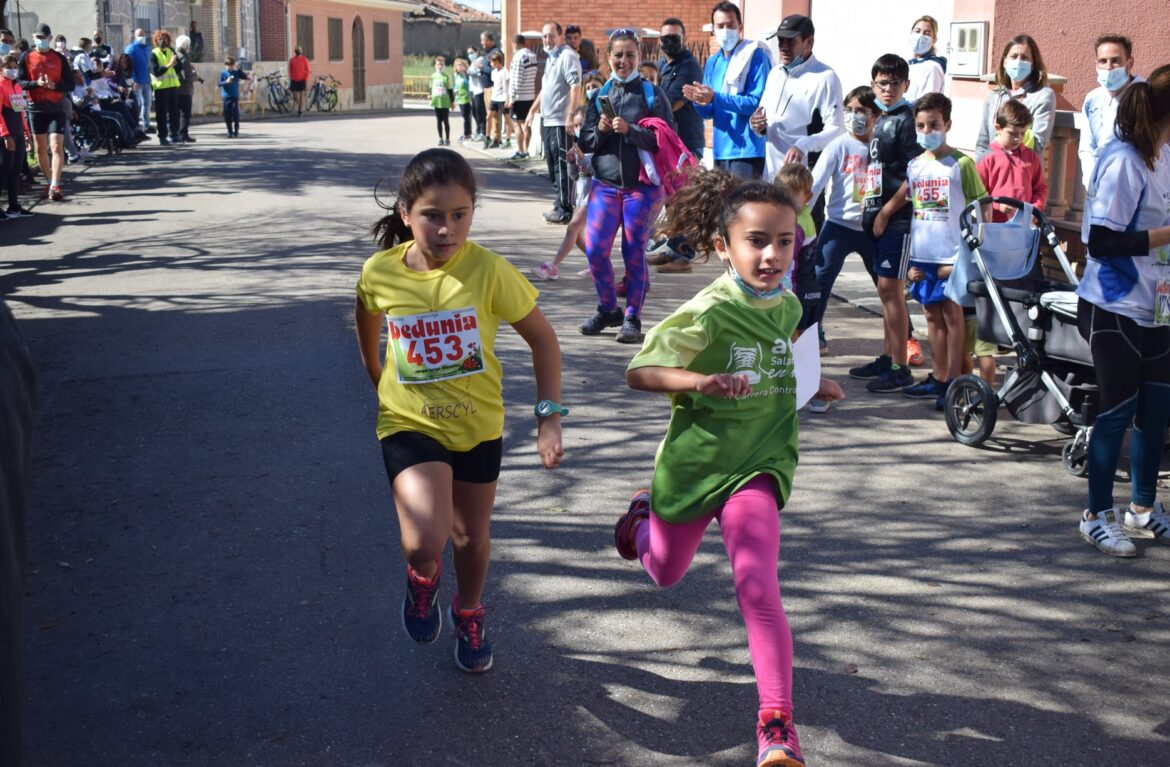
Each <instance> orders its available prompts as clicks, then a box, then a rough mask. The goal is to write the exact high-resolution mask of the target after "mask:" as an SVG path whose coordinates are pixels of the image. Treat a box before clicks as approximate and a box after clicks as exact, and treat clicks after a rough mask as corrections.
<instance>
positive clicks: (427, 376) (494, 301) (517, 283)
mask: <svg viewBox="0 0 1170 767" xmlns="http://www.w3.org/2000/svg"><path fill="white" fill-rule="evenodd" d="M410 245H411V243H410V242H406V243H402V244H401V245H397V246H395V247H393V248H391V249H390V250H383V251H380V252H378V253H375V254H374V255H372V256H370V258H369V259H367V260H366V263H365V265H364V266H363V267H362V276H361V278H360V279H359V280H358V283H357V295H358V299H359V300H360V301H361V302H362V305H363V306H365V307H366V309H367V310H369V311H371V312H381V313H383V314H384V315H385V316H386V326H387V330H386V332H387V340H386V362H385V367H384V368H383V370H382V380H381V381H380V382H379V383H378V439H383V438H384V437H388V436H390V435H391V434H395V433H397V432H400V431H415V432H421V433H423V434H426V435H427V436H429V437H433V438H434V439H435V440H437V441H438V442H439V443H440V444H441V445H443V447H445V448H447V449H448V450H452V451H456V452H465V451H467V450H470V449H472V448H473V447H475V446H476V445H478V444H479V443H480V442H485V441H488V440H493V439H497V438H499V437H500V436H501V435H502V434H503V430H504V401H503V395H502V392H501V381H502V378H503V372H502V370H501V368H500V363H499V360H497V359H496V355H495V353H494V351H493V348H494V347H495V340H496V331H497V330H498V329H499V325H500V321H501V320H503V321H504V322H507V323H509V324H511V323H515V322H519V321H520V320H522V319H524V318H525V317H527V316H528V314H529V313H530V312H531V311H532V310H533V308H535V306H536V296H537V290H536V288H534V287H532V285H531V284H530V283H529V282H528V280H527V279H525V278H524V275H522V274H520V272H519V271H517V269H516V267H514V266H512V265H511V264H510V263H508V262H507V261H506V260H505V259H504V258H503V257H502V256H499V255H497V254H496V253H493V252H492V251H490V250H487V249H486V248H483V247H480V246H479V245H476V244H475V243H474V242H472V241H471V240H468V241H466V242H465V243H464V244H463V247H462V248H460V249H459V251H458V252H457V253H456V254H455V255H454V256H452V257H451V258H450V259H449V260H448V261H447V263H445V264H443V265H442V266H441V267H440V268H438V269H434V270H432V271H429V272H416V271H414V270H413V269H410V268H408V267H407V266H406V264H405V263H403V257H404V256H405V255H406V250H407V248H408V247H410Z"/></svg>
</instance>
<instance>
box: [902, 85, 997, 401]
mask: <svg viewBox="0 0 1170 767" xmlns="http://www.w3.org/2000/svg"><path fill="white" fill-rule="evenodd" d="M913 108H914V131H915V133H916V134H917V135H918V144H919V146H921V147H922V148H923V149H924V150H925V151H923V153H922V154H920V155H918V157H915V158H914V159H913V160H911V161H910V165H909V166H908V167H907V169H906V183H905V184H903V186H902V189H900V190H899V194H904V195H905V196H906V197H907V198H908V199H909V200H910V204H911V206H912V207H913V214H912V216H911V219H910V269H909V271H908V272H907V273H906V277H907V280H908V281H909V282H910V294H911V295H912V296H913V297H914V299H915V300H917V301H918V302H919V303H920V304H922V308H923V310H924V311H925V312H926V325H927V332H928V334H929V337H930V356H931V362H932V364H933V371H932V372H931V373H930V374H928V375H927V377H926V380H925V381H923V382H921V383H918V384H915V385H914V386H910V387H907V388H906V389H904V390H903V391H902V393H903V394H904V395H905V396H907V397H910V398H911V399H931V400H934V401H935V405H936V407H938V406H940V405H941V404H942V399H943V397H944V395H945V394H946V390H947V386H948V385H949V384H950V382H951V381H953V380H954V379H956V378H958V377H959V376H960V375H961V374H962V370H963V362H964V356H965V354H966V345H967V329H966V323H965V322H964V320H963V308H962V307H961V306H959V305H958V304H956V303H955V302H954V301H951V300H950V299H948V298H947V297H946V294H945V293H944V290H945V288H946V282H947V277H949V276H950V273H951V269H952V266H953V265H954V263H955V259H956V258H957V257H958V255H959V248H960V247H961V245H962V235H961V234H960V233H959V214H960V213H962V212H963V208H965V207H966V205H967V203H968V202H969V201H970V200H973V199H979V198H980V197H986V196H987V189H985V188H984V186H983V182H982V181H981V180H980V179H979V172H978V170H977V168H976V166H975V162H974V161H973V160H972V159H971V158H970V157H968V156H967V155H965V154H963V153H962V152H960V151H958V150H957V149H953V148H951V147H950V146H948V145H947V131H949V130H950V129H951V100H950V99H948V98H947V97H946V96H944V95H942V94H941V93H928V94H927V95H925V96H923V97H922V98H920V99H918V100H917V101H915V102H914V107H913ZM989 213H990V211H989ZM939 409H941V407H940V408H939Z"/></svg>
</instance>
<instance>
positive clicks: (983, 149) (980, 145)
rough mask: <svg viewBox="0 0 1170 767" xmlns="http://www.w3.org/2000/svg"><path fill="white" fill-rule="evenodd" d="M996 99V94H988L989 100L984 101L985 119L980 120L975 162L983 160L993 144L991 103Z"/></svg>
mask: <svg viewBox="0 0 1170 767" xmlns="http://www.w3.org/2000/svg"><path fill="white" fill-rule="evenodd" d="M992 100H996V101H998V99H996V95H995V92H994V91H993V92H992V93H989V94H987V98H986V99H984V100H983V117H982V118H981V119H980V120H979V138H977V139H975V160H976V161H979V160H982V159H983V155H985V154H987V147H988V146H989V145H990V144H991V126H990V125H988V120H990V119H991V117H990V116H989V115H990V114H991V102H992Z"/></svg>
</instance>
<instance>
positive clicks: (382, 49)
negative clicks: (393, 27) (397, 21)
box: [374, 21, 390, 61]
mask: <svg viewBox="0 0 1170 767" xmlns="http://www.w3.org/2000/svg"><path fill="white" fill-rule="evenodd" d="M389 60H390V25H389V24H387V23H386V22H384V21H375V22H374V61H389Z"/></svg>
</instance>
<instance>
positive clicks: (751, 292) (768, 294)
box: [727, 263, 790, 298]
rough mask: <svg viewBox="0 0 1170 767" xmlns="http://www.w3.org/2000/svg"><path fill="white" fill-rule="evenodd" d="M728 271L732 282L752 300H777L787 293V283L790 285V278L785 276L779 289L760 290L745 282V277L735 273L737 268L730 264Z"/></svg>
mask: <svg viewBox="0 0 1170 767" xmlns="http://www.w3.org/2000/svg"><path fill="white" fill-rule="evenodd" d="M727 271H728V273H729V274H730V275H731V281H732V282H734V283H735V284H736V285H737V286H738V287H739V289H740V290H742V291H743V293H744V295H745V296H750V297H751V298H775V297H776V296H778V295H780V294H781V293H783V292H784V291H785V289H786V288H785V283H789V284H790V281H789V279H788V277H787V276H785V277H784V280H783V281H781V283H780V285H779V286H778V287H775V288H772V289H771V290H760V289H759V288H753V287H752V286H751V285H748V284H747V283H746V282H744V281H743V277H740V276H739V272H737V271H735V267H734V266H732V265H731V264H730V263H729V264H728V265H727Z"/></svg>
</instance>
